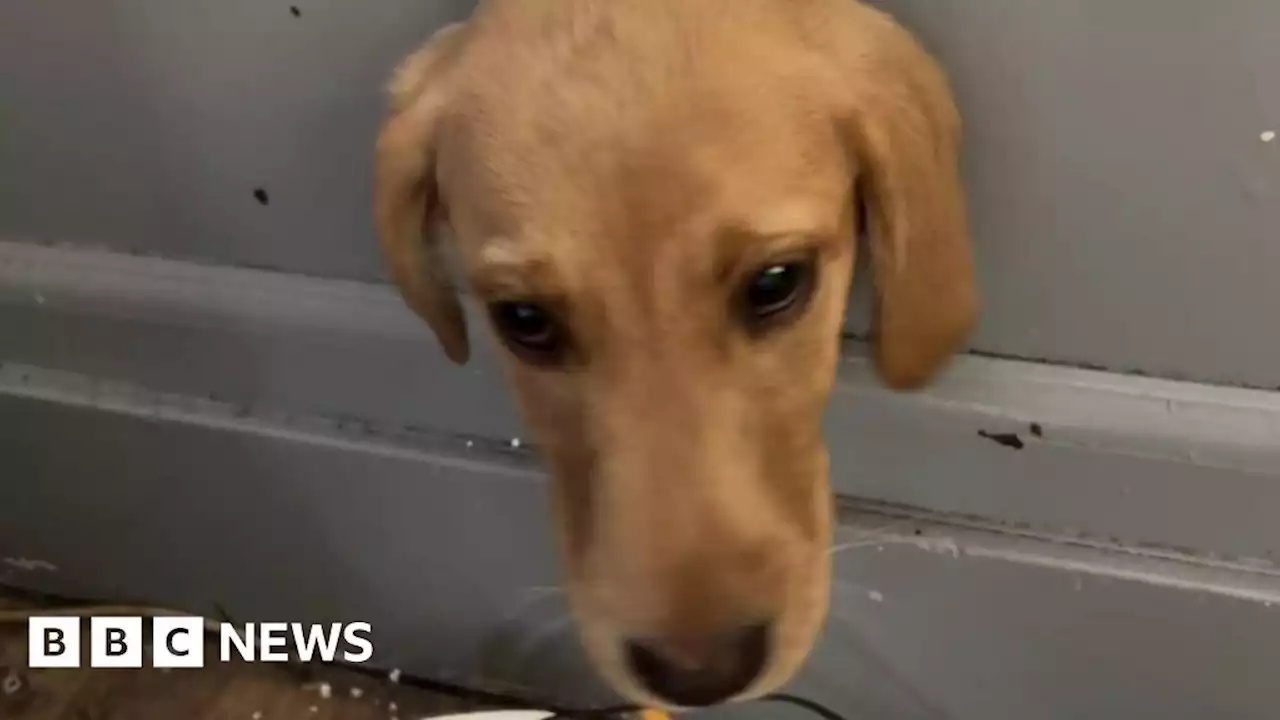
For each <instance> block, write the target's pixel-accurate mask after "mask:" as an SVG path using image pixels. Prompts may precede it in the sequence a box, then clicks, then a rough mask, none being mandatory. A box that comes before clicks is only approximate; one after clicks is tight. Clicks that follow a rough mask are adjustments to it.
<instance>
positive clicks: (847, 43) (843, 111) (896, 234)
mask: <svg viewBox="0 0 1280 720" xmlns="http://www.w3.org/2000/svg"><path fill="white" fill-rule="evenodd" d="M850 6H852V7H857V8H858V9H857V10H854V11H853V12H855V13H857V14H856V15H855V16H852V17H850V18H849V21H850V22H849V25H848V26H847V27H846V28H843V29H839V28H837V33H838V34H839V33H844V34H845V36H844V37H842V38H839V39H837V41H836V42H837V43H839V45H840V47H839V49H838V50H836V51H835V54H836V55H837V56H838V57H839V58H840V67H839V71H838V72H839V73H840V75H841V76H842V77H841V83H842V89H843V91H844V92H842V93H840V94H839V97H840V98H841V108H840V112H839V122H840V124H841V128H840V132H841V134H842V137H843V139H844V141H845V143H846V145H847V147H848V149H849V152H850V154H851V155H852V158H851V160H852V165H853V166H854V168H855V170H856V172H857V184H856V188H857V192H858V193H859V194H860V195H861V197H860V200H861V201H862V202H863V203H865V207H866V209H867V217H868V221H869V228H868V229H869V231H870V236H871V245H870V247H871V267H872V273H873V275H874V282H875V287H876V293H875V298H876V303H875V315H874V317H873V335H874V340H875V357H876V363H877V367H878V370H879V373H880V375H881V377H882V378H883V380H884V381H885V382H886V383H887V384H888V385H890V386H892V387H895V388H899V389H911V388H917V387H920V386H921V385H924V384H925V383H927V382H928V381H929V380H930V379H931V378H932V377H933V376H934V375H935V374H936V372H937V371H938V370H939V369H940V368H941V366H942V365H943V364H945V362H946V361H947V359H948V358H949V357H950V356H951V355H952V354H953V353H955V352H956V351H957V350H958V349H959V348H960V345H961V343H963V341H964V339H965V337H966V336H967V335H968V332H969V330H970V328H971V327H972V325H973V323H974V319H975V317H976V315H977V311H978V294H977V290H976V288H975V284H974V271H973V258H972V249H971V245H970V239H969V228H968V219H967V212H966V208H965V196H964V188H963V186H962V184H961V180H960V170H959V144H960V119H959V115H958V113H957V111H956V108H955V104H954V101H953V99H952V95H951V91H950V88H949V86H948V84H947V80H946V77H945V76H944V75H943V73H942V71H941V69H940V68H938V66H937V65H936V64H935V62H934V61H933V59H932V58H931V57H930V56H929V55H928V54H927V53H926V52H925V50H924V49H923V48H922V47H921V46H920V45H919V44H918V43H917V42H916V41H915V39H914V38H912V37H911V36H910V35H909V34H908V33H907V31H906V30H905V29H903V28H902V27H900V26H899V25H897V24H896V23H895V22H894V21H893V20H892V19H890V18H889V17H888V16H887V15H884V14H882V13H880V12H879V11H877V10H872V9H870V8H866V7H865V6H858V5H857V4H856V3H850Z"/></svg>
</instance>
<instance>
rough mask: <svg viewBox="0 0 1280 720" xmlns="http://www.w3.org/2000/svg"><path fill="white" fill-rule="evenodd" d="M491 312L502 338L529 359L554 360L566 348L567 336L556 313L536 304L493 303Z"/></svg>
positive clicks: (536, 360)
mask: <svg viewBox="0 0 1280 720" xmlns="http://www.w3.org/2000/svg"><path fill="white" fill-rule="evenodd" d="M489 315H490V316H491V317H492V318H493V324H494V326H495V327H496V328H497V331H498V334H499V336H501V338H502V340H503V341H504V342H505V343H506V344H507V346H508V347H510V348H511V350H512V352H515V353H516V354H517V355H519V356H521V357H522V358H524V359H525V360H526V361H529V362H536V363H539V364H545V363H551V362H555V361H557V360H559V359H560V357H561V355H562V354H563V352H564V350H565V335H564V332H563V331H562V330H561V327H560V324H559V323H558V322H557V321H556V318H555V315H553V314H552V313H551V311H550V310H548V309H547V308H545V307H543V306H541V305H538V304H537V303H532V302H499V303H494V304H492V305H490V306H489Z"/></svg>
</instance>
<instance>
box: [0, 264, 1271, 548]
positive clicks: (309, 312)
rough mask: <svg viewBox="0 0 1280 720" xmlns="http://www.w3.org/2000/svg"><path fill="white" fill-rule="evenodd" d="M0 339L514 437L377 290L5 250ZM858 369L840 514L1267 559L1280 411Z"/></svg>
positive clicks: (476, 371)
mask: <svg viewBox="0 0 1280 720" xmlns="http://www.w3.org/2000/svg"><path fill="white" fill-rule="evenodd" d="M472 319H473V321H476V322H477V325H480V324H481V323H480V322H479V318H477V317H475V316H473V317H472ZM0 323H3V325H4V326H5V327H6V328H8V332H6V333H4V334H3V335H0V357H2V358H5V359H7V360H8V361H9V362H10V363H20V364H26V365H30V366H35V367H45V368H60V369H64V370H69V371H74V372H77V373H81V374H84V375H88V376H91V377H97V378H104V379H113V380H118V381H124V382H129V383H133V384H136V385H139V386H142V387H147V388H152V389H155V390H162V391H169V392H176V393H183V394H187V395H196V396H206V397H207V396H213V397H215V398H217V399H220V400H225V401H227V402H231V403H235V404H238V405H242V406H246V407H268V408H287V409H290V410H294V411H300V412H309V413H316V414H324V415H329V416H331V417H334V418H337V419H339V420H342V421H345V422H349V423H353V424H355V425H364V424H371V425H375V426H377V427H378V428H381V429H384V430H386V429H397V428H399V429H408V430H414V429H418V430H426V431H428V432H432V433H436V434H438V435H440V436H443V437H448V438H450V442H453V443H454V444H456V445H458V446H459V447H463V448H465V447H466V444H467V443H471V444H472V447H473V448H492V447H498V448H501V449H502V450H503V451H504V452H507V451H509V450H510V449H509V448H507V447H506V445H508V444H509V441H510V439H511V438H518V437H520V436H521V434H522V433H523V428H522V426H521V424H520V421H519V418H518V417H517V415H516V412H515V410H514V408H513V406H512V403H511V399H510V397H509V395H508V393H507V389H506V386H505V382H504V380H503V377H502V371H501V369H500V366H499V361H498V357H497V355H496V352H495V349H494V347H493V345H492V343H490V342H488V337H487V334H486V333H484V332H477V333H475V335H476V340H477V350H476V352H475V353H474V357H473V360H472V362H471V363H470V364H469V365H467V366H463V367H459V366H455V365H453V364H452V363H450V362H448V361H447V360H446V359H445V358H444V357H443V355H442V354H441V353H440V352H439V351H438V349H437V348H436V347H435V345H434V341H433V340H432V338H431V335H430V333H429V332H428V331H427V330H426V329H425V328H424V327H422V325H421V324H420V323H419V322H418V321H417V320H416V319H415V318H414V317H413V316H412V314H411V313H410V312H409V311H408V310H406V309H405V308H404V307H403V305H402V303H400V302H399V300H398V299H397V298H396V296H395V294H394V292H393V291H392V290H391V289H390V288H389V287H386V286H381V285H373V284H366V283H360V282H352V281H331V280H321V279H316V278H306V277H300V276H296V275H282V274H280V273H274V272H269V271H262V270H243V269H232V268H226V267H218V266H201V265H194V264H191V263H184V262H178V261H171V260H162V259H158V258H139V257H135V256H129V255H121V254H117V253H109V252H88V251H80V250H67V249H58V248H42V247H35V246H31V245H25V244H20V243H4V242H0ZM858 350H859V347H858V346H857V345H856V344H851V345H850V347H849V348H848V355H847V358H846V360H845V362H844V363H843V364H842V367H841V369H840V378H839V383H838V386H837V388H836V391H835V394H834V397H833V399H832V401H831V405H830V408H829V411H828V417H827V437H828V440H829V442H830V445H831V451H832V463H833V476H834V477H833V483H834V485H835V486H836V487H837V488H838V489H839V490H840V491H841V492H845V493H849V494H855V495H859V496H862V497H867V498H873V499H877V500H880V501H884V502H888V503H898V504H905V505H910V506H916V507H921V508H926V509H928V510H932V511H937V512H948V513H956V514H960V515H972V516H977V517H981V518H987V519H995V520H998V521H1001V522H1004V523H1007V524H1010V525H1025V526H1028V527H1032V528H1036V529H1039V530H1043V531H1046V532H1053V533H1057V534H1063V535H1078V536H1082V537H1091V538H1104V539H1108V538H1120V539H1123V540H1124V541H1125V542H1129V543H1133V544H1136V545H1142V546H1149V547H1150V546H1154V547H1166V548H1179V549H1186V548H1190V549H1194V550H1196V551H1199V552H1212V553H1219V554H1221V555H1224V556H1232V557H1236V558H1239V559H1241V560H1242V561H1244V562H1247V563H1252V564H1265V565H1269V564H1271V563H1272V562H1273V559H1274V558H1273V555H1274V553H1275V552H1276V551H1277V550H1278V549H1280V525H1277V524H1276V523H1275V522H1274V521H1273V518H1274V512H1273V508H1276V507H1280V394H1277V393H1271V392H1264V391H1259V390H1248V389H1241V388H1232V387H1215V386H1207V385H1199V384H1194V383H1183V382H1172V381H1166V380H1159V379H1153V378H1143V377H1135V376H1126V375H1116V374H1111V373H1102V372H1095V371H1085V370H1078V369H1073V368H1064V367H1054V366H1045V365H1036V364H1030V363H1021V362H1011V361H1004V360H995V359H991V358H981V357H968V358H962V359H960V360H959V361H957V362H956V363H955V364H954V365H953V367H952V368H951V369H950V370H949V372H948V373H947V375H946V376H945V377H944V378H942V379H941V380H940V381H939V382H938V383H937V384H936V385H935V386H933V387H931V388H929V389H928V390H926V391H924V392H920V393H914V394H898V393H893V392H890V391H887V390H885V389H884V388H882V387H881V385H880V384H879V382H878V381H877V380H876V378H875V377H874V374H873V373H872V371H871V369H870V367H869V365H868V363H867V362H866V361H864V360H862V359H861V358H860V357H859V356H858ZM523 452H524V453H526V454H529V453H530V450H529V448H528V447H527V446H526V447H524V448H523Z"/></svg>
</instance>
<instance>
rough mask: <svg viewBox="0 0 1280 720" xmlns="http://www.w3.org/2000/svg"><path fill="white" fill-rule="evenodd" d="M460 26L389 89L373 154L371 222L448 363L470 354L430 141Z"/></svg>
mask: <svg viewBox="0 0 1280 720" xmlns="http://www.w3.org/2000/svg"><path fill="white" fill-rule="evenodd" d="M462 29H463V26H462V25H461V24H454V25H449V26H447V27H445V28H443V29H441V30H439V31H437V32H436V33H435V35H433V36H432V37H431V39H430V40H428V41H427V43H426V44H425V45H423V46H422V47H421V48H420V49H419V50H418V51H417V52H415V53H414V54H413V55H411V56H409V57H408V58H407V59H405V61H404V62H403V63H401V65H400V67H399V68H397V69H396V71H395V74H394V76H393V78H392V80H391V83H390V85H389V88H388V90H389V94H390V109H389V112H388V114H387V117H386V119H385V120H384V121H383V124H382V129H381V131H380V132H379V135H378V141H377V148H376V150H375V153H374V179H373V218H374V228H375V230H376V232H377V235H378V241H379V243H380V244H381V247H382V254H383V257H384V259H385V260H386V263H387V266H388V269H389V271H390V274H391V279H392V280H393V281H395V283H396V285H397V287H398V288H399V290H400V294H401V296H402V297H403V298H404V301H405V303H406V304H407V305H408V306H409V307H410V308H412V309H413V311H414V312H416V313H417V314H418V315H420V316H421V317H422V318H423V319H424V320H426V321H427V324H428V325H430V326H431V329H432V330H433V331H434V332H435V334H436V337H437V338H438V339H439V341H440V345H441V346H442V347H443V348H444V352H445V354H446V355H447V356H449V358H450V359H451V360H453V361H454V362H458V363H464V362H466V361H467V358H468V357H469V355H470V346H469V343H468V341H467V327H466V321H465V320H464V318H463V314H462V306H461V305H460V304H459V302H458V293H457V290H456V288H455V287H454V284H453V282H452V280H451V279H450V277H449V274H448V269H447V268H446V266H445V265H446V263H445V258H444V256H443V253H442V252H441V248H440V243H439V233H438V228H437V227H436V226H437V223H438V221H439V220H440V217H439V215H440V211H441V208H440V196H439V192H438V188H437V183H436V169H435V166H436V162H435V159H436V140H437V130H438V127H439V121H440V119H441V116H442V115H443V113H444V112H445V111H446V109H447V107H448V103H449V99H450V97H451V96H452V94H453V81H454V78H453V73H452V69H453V67H454V64H455V60H456V55H457V53H458V46H459V44H460V42H461V38H462Z"/></svg>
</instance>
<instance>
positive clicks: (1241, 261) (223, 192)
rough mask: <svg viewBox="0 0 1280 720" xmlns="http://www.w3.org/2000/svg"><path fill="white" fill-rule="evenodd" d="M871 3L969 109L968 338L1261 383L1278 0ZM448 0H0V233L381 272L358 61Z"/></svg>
mask: <svg viewBox="0 0 1280 720" xmlns="http://www.w3.org/2000/svg"><path fill="white" fill-rule="evenodd" d="M878 4H879V5H881V6H882V7H884V8H886V9H888V10H889V11H891V12H893V13H894V14H895V15H896V16H897V17H899V18H900V19H901V20H902V21H903V22H904V23H905V24H906V25H908V26H909V27H911V28H912V29H913V30H915V31H916V32H917V33H918V34H919V35H920V36H921V37H922V38H923V39H924V41H925V42H926V43H927V44H928V45H929V47H930V49H931V50H932V51H933V52H935V53H936V54H937V55H938V56H939V57H940V58H941V60H942V61H943V63H944V64H945V66H946V67H947V69H948V71H949V72H950V74H951V76H952V78H953V82H954V84H955V86H956V91H957V95H958V97H959V101H960V103H961V105H962V109H963V111H964V114H965V116H966V118H967V133H968V134H967V151H966V174H967V178H968V187H969V193H970V198H971V203H972V206H973V216H974V229H975V236H976V239H977V244H978V254H979V265H978V268H979V273H980V277H981V284H982V288H983V291H984V295H985V298H986V307H985V313H984V316H983V318H982V324H981V327H980V328H979V331H978V333H977V335H976V337H975V338H974V346H975V347H977V348H979V349H981V350H984V351H988V352H995V353H1000V354H1005V355H1013V356H1019V357H1024V358H1040V359H1048V360H1052V361H1059V362H1069V363H1082V364H1091V365H1097V366H1102V367H1105V368H1107V369H1110V370H1113V371H1117V372H1128V371H1130V370H1141V371H1144V372H1147V373H1151V374H1157V375H1163V376H1171V377H1184V378H1188V379H1193V380H1203V381H1212V382H1218V383H1241V384H1248V385H1252V386H1257V387H1264V388H1274V387H1276V386H1280V370H1278V369H1277V368H1280V340H1277V335H1276V333H1268V332H1265V329H1266V328H1269V327H1271V326H1273V325H1274V323H1273V318H1272V317H1271V314H1270V308H1272V307H1275V306H1276V305H1277V303H1280V285H1277V284H1276V283H1275V282H1273V279H1272V275H1273V272H1274V271H1273V268H1275V267H1277V266H1280V243H1277V242H1275V235H1276V232H1275V229H1276V228H1277V227H1280V143H1275V142H1270V143H1268V142H1265V141H1264V140H1263V139H1262V138H1263V136H1264V134H1265V133H1266V132H1267V131H1275V130H1277V129H1280V83H1276V82H1274V80H1273V77H1272V76H1273V74H1274V72H1275V68H1277V67H1280V42H1276V41H1275V35H1274V28H1275V27H1276V26H1277V25H1280V4H1276V3H1275V2H1272V1H1271V0H1229V1H1227V2H1224V3H1212V4H1206V3H1178V4H1171V3H1168V2H1164V1H1163V0H1136V1H1133V2H1126V3H1120V4H1117V3H1114V2H1106V1H1105V0H1081V1H1078V2H1072V3H1052V2H1025V1H1024V0H990V1H988V2H982V3H966V2H959V1H957V0H942V1H938V0H886V1H885V2H881V3H878ZM471 5H472V3H471V2H469V1H468V0H448V1H447V2H412V1H410V0H385V1H382V2H378V3H377V4H376V5H369V4H368V3H360V2H353V1H352V0H309V2H306V3H301V4H298V5H297V7H298V8H299V11H300V12H299V14H298V15H296V16H295V15H294V14H293V13H291V12H290V10H289V8H290V3H287V2H278V3H276V2H262V1H261V0H225V1H224V2H218V3H215V4H209V3H203V2H198V0H177V1H175V2H167V3H155V2H148V1H147V0H116V1H115V2H110V3H103V2H93V1H91V0H43V1H40V2H36V1H34V0H16V1H13V2H6V3H4V4H3V6H0V28H3V29H4V30H3V32H4V33H5V35H4V42H0V66H3V67H5V68H6V72H5V73H4V74H3V75H2V76H0V97H3V98H5V105H4V108H3V115H2V116H0V123H2V125H0V126H2V127H3V128H4V132H5V140H4V142H3V143H0V167H3V168H4V169H5V170H4V172H3V173H0V183H2V188H3V189H2V191H0V236H5V237H11V238H35V239H39V240H42V241H71V242H77V243H81V244H87V245H92V246H97V245H106V246H110V247H114V248H117V249H122V250H128V251H131V252H142V253H149V254H161V255H167V256H171V257H185V258H196V259H208V260H214V261H219V262H225V263H231V264H241V265H254V266H265V267H276V268H282V269H288V270H291V271H295V272H299V273H303V274H313V275H325V276H331V277H347V278H355V279H364V280H373V279H378V278H380V277H381V276H382V270H381V267H380V263H379V261H378V258H377V256H376V253H375V250H374V245H375V244H374V242H373V238H372V233H371V229H370V221H369V218H368V215H369V208H368V198H369V177H370V167H369V163H370V155H371V142H372V138H373V136H374V133H375V130H376V127H377V123H378V120H379V113H380V112H381V98H380V97H379V93H380V88H381V87H382V86H383V84H384V81H385V78H386V76H387V74H388V71H389V69H390V68H391V67H393V65H394V64H395V63H396V62H397V61H398V59H399V58H400V57H401V56H402V55H404V54H405V53H407V52H408V51H409V50H410V49H411V48H413V47H414V46H415V45H416V44H417V43H419V42H420V41H421V40H422V39H423V38H425V37H426V36H427V35H428V34H429V33H430V31H431V30H433V29H434V28H436V27H439V26H440V25H442V24H444V23H445V22H447V21H450V20H454V19H458V18H461V17H465V16H466V15H467V14H468V13H469V11H470V9H471ZM259 191H261V193H259ZM259 198H262V199H261V200H260V199H259ZM864 294H865V293H864ZM864 319H865V312H864V308H863V304H861V303H860V304H859V306H858V308H857V309H856V310H855V312H854V313H853V315H852V316H851V328H852V329H855V330H856V329H859V328H862V327H863V326H864V324H865V323H864V322H863V321H864Z"/></svg>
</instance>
